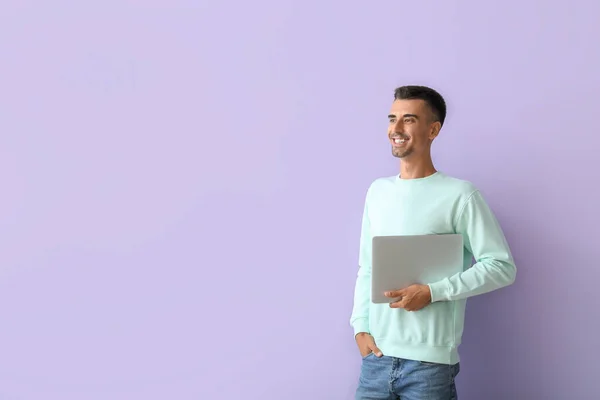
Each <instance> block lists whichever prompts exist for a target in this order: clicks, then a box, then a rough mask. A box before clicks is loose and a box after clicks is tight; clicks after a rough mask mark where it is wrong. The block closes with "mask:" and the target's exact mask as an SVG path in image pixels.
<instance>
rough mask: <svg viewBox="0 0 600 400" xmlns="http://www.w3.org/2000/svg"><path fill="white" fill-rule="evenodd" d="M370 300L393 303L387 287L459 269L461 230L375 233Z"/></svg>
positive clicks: (437, 277) (425, 280)
mask: <svg viewBox="0 0 600 400" xmlns="http://www.w3.org/2000/svg"><path fill="white" fill-rule="evenodd" d="M372 254H373V259H372V271H371V279H372V280H371V301H372V302H373V303H378V304H381V303H392V302H394V301H396V300H397V299H392V298H389V297H385V295H384V293H385V292H386V291H389V290H399V289H404V288H405V287H407V286H410V285H412V284H415V283H419V284H429V283H433V282H436V281H439V280H442V279H444V278H447V277H450V276H452V275H454V274H456V273H459V272H462V270H463V260H464V255H463V254H464V248H463V238H462V235H461V234H443V235H414V236H375V237H374V238H373V249H372Z"/></svg>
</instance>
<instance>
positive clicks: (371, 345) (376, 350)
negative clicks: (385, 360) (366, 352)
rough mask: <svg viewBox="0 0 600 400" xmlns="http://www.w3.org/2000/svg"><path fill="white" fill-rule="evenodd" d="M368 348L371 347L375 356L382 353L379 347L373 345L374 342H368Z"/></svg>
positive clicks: (379, 355)
mask: <svg viewBox="0 0 600 400" xmlns="http://www.w3.org/2000/svg"><path fill="white" fill-rule="evenodd" d="M369 349H371V351H372V352H373V354H375V355H376V356H377V357H381V356H382V355H383V353H382V352H381V350H379V347H377V346H376V345H375V342H373V343H371V344H369Z"/></svg>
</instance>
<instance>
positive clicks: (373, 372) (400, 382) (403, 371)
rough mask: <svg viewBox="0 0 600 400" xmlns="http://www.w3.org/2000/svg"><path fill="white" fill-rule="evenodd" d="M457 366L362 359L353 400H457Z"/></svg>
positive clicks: (379, 358)
mask: <svg viewBox="0 0 600 400" xmlns="http://www.w3.org/2000/svg"><path fill="white" fill-rule="evenodd" d="M459 371H460V364H455V365H446V364H433V363H424V362H420V361H412V360H404V359H401V358H396V357H388V356H385V355H384V356H383V357H377V356H375V355H374V354H373V353H371V354H369V355H368V356H366V357H364V358H363V361H362V367H361V371H360V378H359V383H358V388H357V390H356V397H355V399H356V400H457V399H458V395H457V393H456V386H455V384H454V378H456V376H457V375H458V373H459Z"/></svg>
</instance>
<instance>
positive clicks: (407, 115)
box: [388, 114, 419, 119]
mask: <svg viewBox="0 0 600 400" xmlns="http://www.w3.org/2000/svg"><path fill="white" fill-rule="evenodd" d="M408 117H412V118H415V119H419V116H418V115H416V114H404V115H403V116H402V118H408ZM391 118H396V115H394V114H389V115H388V119H391Z"/></svg>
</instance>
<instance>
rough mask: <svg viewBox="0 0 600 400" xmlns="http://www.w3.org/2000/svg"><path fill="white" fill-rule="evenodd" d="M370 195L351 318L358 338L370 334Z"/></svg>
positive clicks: (366, 205) (363, 225)
mask: <svg viewBox="0 0 600 400" xmlns="http://www.w3.org/2000/svg"><path fill="white" fill-rule="evenodd" d="M368 211H369V210H368V193H367V200H366V201H365V206H364V211H363V217H362V228H361V234H360V247H359V257H358V274H357V277H356V284H355V287H354V307H353V309H352V315H351V317H350V325H352V328H353V329H354V335H355V336H356V335H357V334H358V333H360V332H366V333H369V304H370V298H371V244H372V242H371V241H372V236H371V224H370V222H369V212H368Z"/></svg>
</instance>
